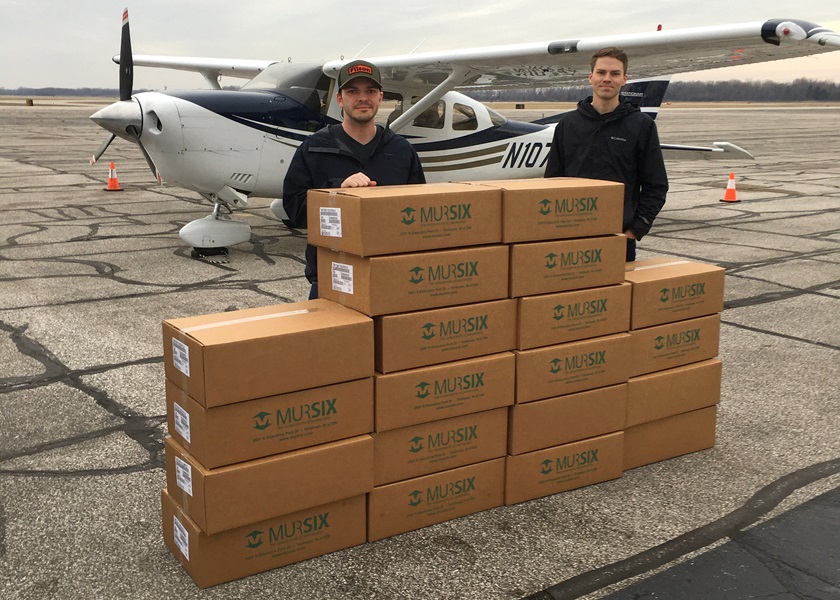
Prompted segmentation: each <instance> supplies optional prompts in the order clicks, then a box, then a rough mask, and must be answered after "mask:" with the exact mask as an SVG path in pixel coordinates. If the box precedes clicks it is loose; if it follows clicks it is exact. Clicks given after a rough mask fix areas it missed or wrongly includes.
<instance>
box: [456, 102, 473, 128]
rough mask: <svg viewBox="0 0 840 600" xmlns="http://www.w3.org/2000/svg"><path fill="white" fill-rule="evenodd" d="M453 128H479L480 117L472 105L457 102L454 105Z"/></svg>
mask: <svg viewBox="0 0 840 600" xmlns="http://www.w3.org/2000/svg"><path fill="white" fill-rule="evenodd" d="M452 129H454V130H456V131H475V130H476V129H478V118H477V117H476V116H475V111H474V110H473V109H472V107H471V106H467V105H466V104H457V103H456V104H455V106H453V107H452Z"/></svg>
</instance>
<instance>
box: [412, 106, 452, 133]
mask: <svg viewBox="0 0 840 600" xmlns="http://www.w3.org/2000/svg"><path fill="white" fill-rule="evenodd" d="M445 115H446V103H445V102H444V101H443V100H438V101H437V102H436V103H434V104H433V105H431V106H430V107H429V108H427V109H426V110H424V111H423V112H421V113H420V114H419V115H417V116H416V117H415V118H414V121H412V123H411V124H412V125H413V126H414V127H425V128H427V129H443V119H444V116H445Z"/></svg>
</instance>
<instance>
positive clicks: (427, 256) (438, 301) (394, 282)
mask: <svg viewBox="0 0 840 600" xmlns="http://www.w3.org/2000/svg"><path fill="white" fill-rule="evenodd" d="M508 263H509V259H508V247H507V246H478V247H474V248H459V249H456V250H440V251H437V252H414V253H411V254H392V255H389V256H373V257H369V258H362V257H360V256H353V255H350V254H345V253H343V252H333V251H332V250H327V249H325V248H319V249H318V281H319V282H320V284H319V286H318V294H319V296H320V297H321V298H326V299H327V300H334V301H336V302H338V303H339V304H343V305H345V306H349V307H350V308H354V309H356V310H358V311H359V312H362V313H364V314H366V315H370V316H373V315H386V314H391V313H398V312H407V311H411V310H425V309H428V308H438V307H441V306H453V305H456V304H469V303H472V302H483V301H485V300H497V299H499V298H507V295H508Z"/></svg>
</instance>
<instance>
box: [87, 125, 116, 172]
mask: <svg viewBox="0 0 840 600" xmlns="http://www.w3.org/2000/svg"><path fill="white" fill-rule="evenodd" d="M115 137H117V136H116V134H114V133H112V134H111V137H109V138H108V139H107V140H105V143H104V144H102V145H101V146H100V147H99V150H97V151H96V154H94V155H93V156H92V157H91V159H90V164H91V165H94V164H96V161H97V160H99V159H100V158H101V157H102V155H103V154H105V151H106V150H107V149H108V146H110V145H111V142H113V141H114V138H115Z"/></svg>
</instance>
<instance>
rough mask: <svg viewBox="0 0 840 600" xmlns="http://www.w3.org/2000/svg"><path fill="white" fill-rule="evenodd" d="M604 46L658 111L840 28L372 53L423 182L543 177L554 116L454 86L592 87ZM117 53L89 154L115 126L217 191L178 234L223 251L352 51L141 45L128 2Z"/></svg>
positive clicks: (315, 117) (635, 92) (824, 45)
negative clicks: (174, 74)
mask: <svg viewBox="0 0 840 600" xmlns="http://www.w3.org/2000/svg"><path fill="white" fill-rule="evenodd" d="M605 46H618V47H620V48H622V49H623V50H625V51H626V52H627V53H628V54H629V55H630V58H631V71H632V73H633V74H634V75H635V76H637V77H638V78H639V79H637V80H634V81H633V82H629V83H628V85H627V86H625V88H624V89H623V90H622V94H623V95H624V97H625V98H631V99H636V100H637V101H639V102H641V103H642V105H643V106H646V108H643V110H650V111H652V112H653V113H654V115H653V116H655V112H656V110H658V106H659V104H660V103H661V101H662V96H663V95H664V91H665V88H666V87H667V82H668V80H669V77H670V75H673V74H677V73H685V72H693V71H701V70H706V69H713V68H717V67H724V66H732V65H736V64H739V65H740V64H752V63H759V62H766V61H772V60H780V59H786V58H793V57H799V56H806V55H810V54H816V53H820V52H828V51H835V50H838V49H840V35H838V34H837V33H835V32H834V31H831V30H829V29H826V28H824V27H820V26H819V25H815V24H813V23H809V22H807V21H802V20H798V19H771V20H767V21H763V22H753V23H743V24H733V25H716V26H711V27H697V28H690V29H675V30H672V31H661V30H658V31H655V32H648V33H635V34H622V35H606V36H599V37H590V38H581V39H565V40H554V41H546V42H533V43H524V44H517V45H501V46H487V47H483V48H472V49H466V50H453V51H446V52H424V53H417V54H403V55H395V56H384V57H373V58H367V59H366V60H369V61H370V62H372V63H374V64H376V65H377V66H378V67H379V68H380V70H381V73H382V80H383V81H382V84H383V91H384V93H385V100H386V101H389V102H391V103H393V105H394V107H395V108H394V109H393V110H392V111H391V113H390V114H389V115H388V117H387V125H388V126H389V127H390V128H391V129H392V130H394V131H395V132H398V133H399V134H400V135H403V136H404V137H405V138H406V139H408V140H409V141H410V142H411V143H412V144H413V145H414V147H415V149H416V150H417V152H418V155H419V156H420V160H421V162H422V164H423V170H424V172H425V175H426V180H427V181H429V182H437V181H476V180H487V179H519V178H533V177H542V176H543V172H544V168H545V162H546V159H547V157H548V151H549V148H550V145H551V139H552V134H553V130H554V126H553V122H554V121H556V117H549V118H547V119H543V120H541V122H532V123H528V122H521V121H512V120H508V119H506V118H505V117H503V116H502V115H500V114H499V113H497V112H496V111H494V110H492V109H491V108H489V107H488V106H486V105H484V104H482V103H481V102H478V101H476V100H474V99H472V98H470V97H469V96H467V95H466V94H464V93H461V92H459V91H456V90H464V91H467V92H468V91H469V90H476V89H482V88H483V89H515V88H534V87H555V86H582V85H586V84H587V76H588V75H589V57H590V56H591V54H592V53H593V52H594V51H596V50H598V49H599V48H602V47H605ZM113 60H114V62H116V63H118V64H119V66H120V100H119V102H116V103H114V104H111V105H109V106H107V107H105V108H103V109H102V110H100V111H98V112H97V113H95V114H93V115H92V116H91V119H92V120H93V121H94V122H95V123H97V124H98V125H100V126H101V127H103V128H104V129H106V130H107V131H109V132H110V133H111V135H110V137H109V138H108V139H107V140H106V141H105V143H104V144H103V145H102V146H101V147H100V148H99V149H98V150H97V152H96V153H95V154H94V156H93V158H92V159H91V164H94V163H95V162H96V160H98V159H99V158H100V157H101V156H102V155H103V153H104V152H105V150H106V149H107V148H108V146H109V144H110V143H111V142H112V141H113V140H114V138H115V137H117V136H119V137H121V138H124V139H126V140H129V141H132V142H134V143H136V144H137V145H138V146H139V148H140V151H141V152H142V154H143V156H144V157H145V159H146V161H147V163H148V165H149V167H150V169H151V170H152V173H153V174H154V175H155V177H156V178H157V179H158V181H159V182H161V181H162V180H166V181H167V182H168V183H170V184H173V185H177V186H180V187H183V188H186V189H189V190H193V191H195V192H198V193H199V194H200V195H201V196H203V197H204V198H206V199H207V200H209V201H210V202H211V203H212V204H213V211H212V213H211V214H210V215H209V216H207V217H205V218H202V219H196V220H194V221H192V222H190V223H188V224H186V225H185V226H184V227H183V228H182V229H181V230H180V232H179V235H180V237H181V239H182V240H183V241H184V242H185V243H187V244H189V245H190V246H192V247H193V256H195V257H199V258H207V257H209V256H211V255H214V254H225V255H226V253H227V246H231V245H235V244H239V243H242V242H246V241H248V240H249V239H250V235H251V230H250V226H249V225H248V224H247V223H243V222H239V221H236V220H234V219H232V218H231V214H232V213H233V211H234V210H235V209H237V208H242V207H245V206H247V203H248V199H249V198H252V197H261V198H273V199H276V200H274V202H272V205H271V208H272V211H273V212H274V213H275V214H276V215H277V216H278V217H279V218H281V219H282V218H284V213H283V210H282V204H281V202H280V200H279V198H280V196H281V195H282V189H283V179H284V176H285V173H286V169H287V167H288V164H289V162H290V161H291V159H292V156H293V155H294V152H295V150H296V148H297V147H298V146H299V145H300V143H301V142H302V141H303V140H304V139H306V137H307V136H309V135H311V134H312V133H314V132H315V131H317V130H318V129H321V128H322V127H324V126H326V125H329V124H332V123H339V122H340V121H341V112H340V108H339V106H338V104H337V103H336V101H335V80H336V77H337V75H338V72H339V70H340V69H341V67H342V65H343V64H345V62H347V61H345V60H333V61H329V62H327V63H325V64H321V63H318V64H315V63H294V62H283V61H260V60H237V59H222V58H191V57H166V56H151V55H136V56H135V55H133V54H132V49H131V35H130V31H129V24H128V9H125V10H124V12H123V19H122V34H121V43H120V54H119V55H117V56H114V57H113ZM135 66H144V67H159V68H169V69H178V70H185V71H194V72H197V73H200V74H201V75H202V76H203V77H204V79H205V80H206V82H207V83H208V84H209V86H210V88H211V89H209V90H190V91H169V92H166V93H163V92H141V93H137V94H134V93H133V90H132V87H133V70H134V67H135ZM222 76H227V77H236V78H243V79H247V80H248V81H247V83H245V84H244V85H243V86H242V87H241V89H240V90H238V91H232V90H222V89H221V86H220V84H219V79H220V78H221V77H222ZM663 76H665V77H663ZM385 104H386V103H383V107H384V105H385ZM662 147H663V151H664V153H665V157H666V158H673V157H675V156H680V157H686V158H722V157H727V158H752V157H751V155H750V154H749V153H748V152H746V151H744V150H743V149H741V148H738V147H737V146H734V145H732V144H729V143H727V142H715V143H714V144H713V145H712V146H711V147H698V146H681V145H673V144H663V145H662Z"/></svg>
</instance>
